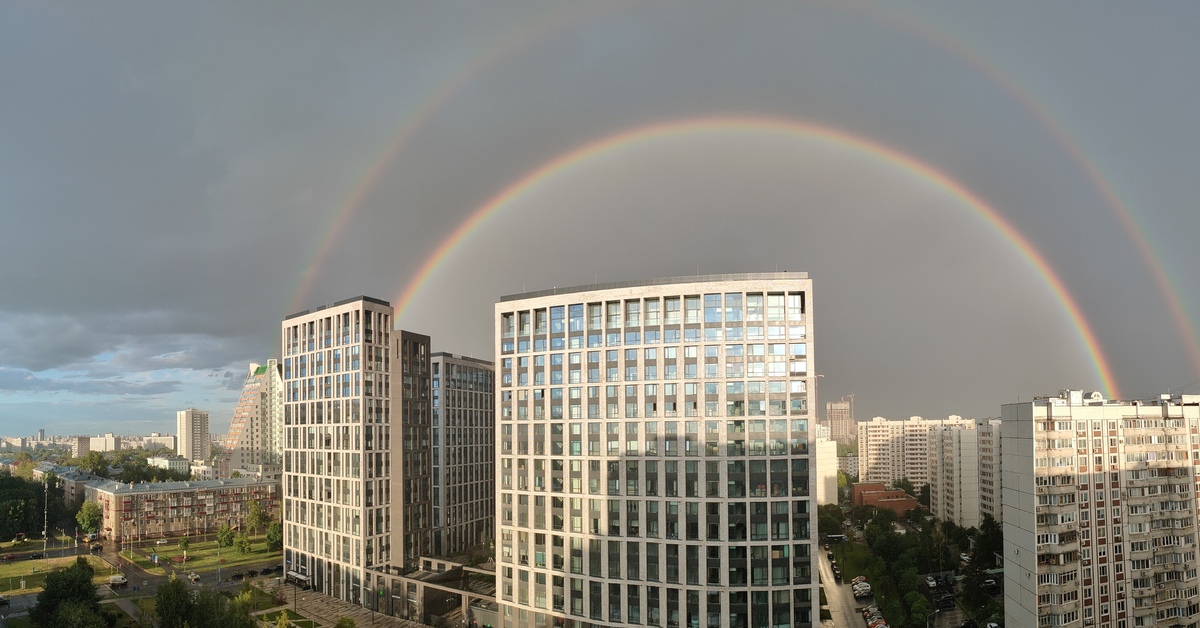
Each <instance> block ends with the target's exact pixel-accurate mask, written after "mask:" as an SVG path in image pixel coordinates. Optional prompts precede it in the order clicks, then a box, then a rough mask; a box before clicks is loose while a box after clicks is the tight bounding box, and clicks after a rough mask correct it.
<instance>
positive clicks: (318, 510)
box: [282, 296, 431, 607]
mask: <svg viewBox="0 0 1200 628" xmlns="http://www.w3.org/2000/svg"><path fill="white" fill-rule="evenodd" d="M392 325H393V311H392V307H391V305H390V304H389V303H388V302H386V301H381V300H379V299H373V298H371V297H366V296H361V297H355V298H352V299H347V300H345V301H340V302H338V303H335V304H333V305H329V306H325V307H321V308H318V309H315V310H310V311H305V312H300V313H297V314H293V315H291V316H289V317H287V318H286V319H284V321H283V325H282V354H283V360H282V361H283V390H284V399H283V430H284V431H283V434H284V446H283V454H284V455H283V496H284V499H283V520H284V563H285V567H286V569H287V571H288V572H289V573H288V576H289V577H290V578H293V579H300V580H303V581H306V582H307V583H308V584H310V585H311V586H312V587H313V588H314V589H315V590H316V591H318V592H321V593H324V594H326V595H330V596H333V597H336V598H339V599H342V600H346V601H349V602H351V603H354V604H364V600H370V603H369V604H366V605H368V606H370V607H375V606H376V605H377V604H378V602H376V599H377V598H383V597H384V593H383V592H382V589H383V577H382V575H380V573H381V572H383V571H387V570H388V569H389V567H400V566H404V567H408V566H413V565H415V564H416V563H417V557H418V556H419V555H420V554H422V553H424V552H426V551H427V547H428V541H429V535H430V530H429V515H430V510H431V507H430V490H429V485H430V457H431V456H430V431H429V425H430V423H429V412H430V409H429V338H428V337H427V336H421V335H419V334H413V333H410V332H405V331H396V332H393V331H392ZM368 570H372V571H368Z"/></svg>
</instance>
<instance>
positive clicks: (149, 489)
mask: <svg viewBox="0 0 1200 628" xmlns="http://www.w3.org/2000/svg"><path fill="white" fill-rule="evenodd" d="M84 494H85V498H86V499H87V500H88V501H93V502H96V503H97V504H99V505H100V509H101V510H102V511H103V513H104V519H103V523H101V524H100V536H102V537H103V538H106V539H110V540H113V541H118V542H120V541H123V540H141V539H146V538H164V537H178V536H188V535H197V534H208V533H213V532H215V531H216V530H217V529H218V528H220V526H222V525H226V524H228V525H232V526H234V527H240V526H241V525H242V524H244V522H245V521H244V520H245V515H246V512H247V509H248V508H249V504H250V502H251V501H256V502H258V504H259V506H261V507H262V508H263V509H264V510H266V511H267V512H270V513H276V512H278V507H279V483H278V482H263V481H259V480H255V479H251V478H237V479H232V480H209V481H202V482H194V481H193V482H142V483H136V484H125V483H121V482H115V481H113V480H99V481H93V482H90V483H88V484H87V486H86V487H85V488H84Z"/></svg>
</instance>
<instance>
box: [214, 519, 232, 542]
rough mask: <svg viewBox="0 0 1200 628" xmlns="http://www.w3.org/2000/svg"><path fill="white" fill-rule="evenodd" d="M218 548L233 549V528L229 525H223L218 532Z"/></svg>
mask: <svg viewBox="0 0 1200 628" xmlns="http://www.w3.org/2000/svg"><path fill="white" fill-rule="evenodd" d="M217 547H233V528H231V527H229V524H221V528H220V529H218V530H217Z"/></svg>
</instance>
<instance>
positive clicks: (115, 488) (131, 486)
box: [91, 478, 278, 494]
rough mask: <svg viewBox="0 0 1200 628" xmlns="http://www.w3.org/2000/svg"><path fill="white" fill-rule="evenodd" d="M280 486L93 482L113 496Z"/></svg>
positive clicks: (253, 481)
mask: <svg viewBox="0 0 1200 628" xmlns="http://www.w3.org/2000/svg"><path fill="white" fill-rule="evenodd" d="M269 484H278V482H275V481H273V480H259V479H257V478H230V479H226V480H189V481H186V482H135V483H126V482H117V481H116V480H100V481H97V482H92V483H91V485H92V486H94V487H95V488H96V490H100V491H104V492H107V493H113V494H122V493H168V492H172V491H186V490H193V489H194V490H200V489H213V488H235V487H239V486H246V487H249V486H265V485H269Z"/></svg>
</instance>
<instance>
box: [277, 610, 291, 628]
mask: <svg viewBox="0 0 1200 628" xmlns="http://www.w3.org/2000/svg"><path fill="white" fill-rule="evenodd" d="M291 625H292V622H291V621H289V620H288V616H287V612H286V611H280V612H279V619H277V620H275V628H290V626H291Z"/></svg>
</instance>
